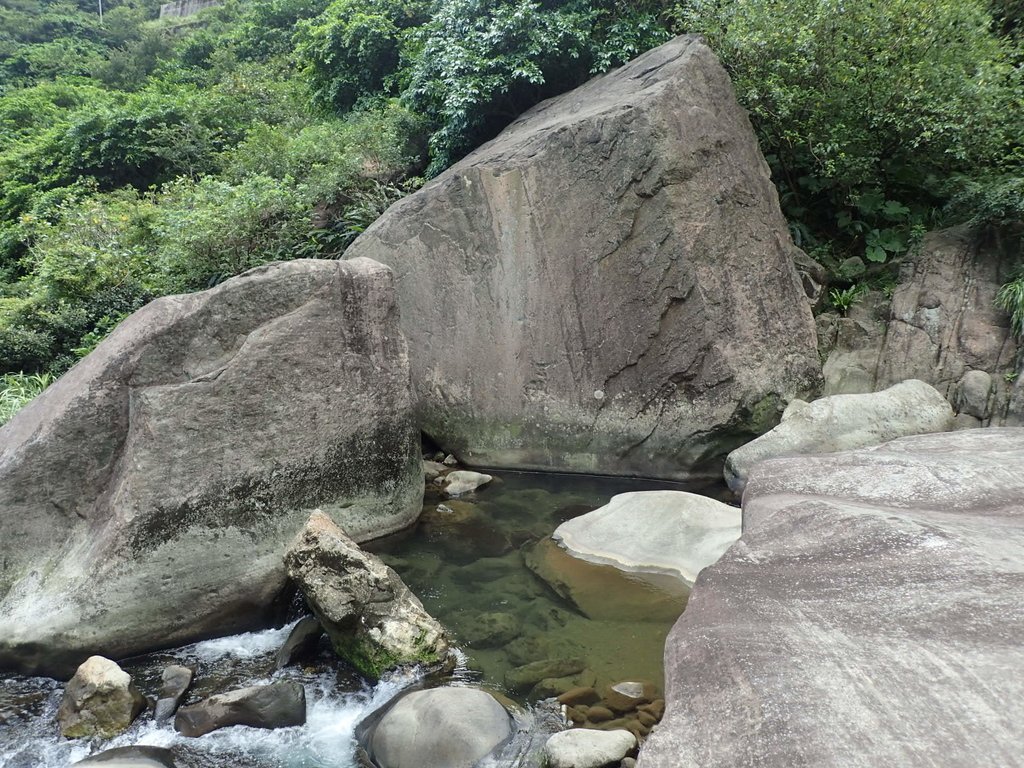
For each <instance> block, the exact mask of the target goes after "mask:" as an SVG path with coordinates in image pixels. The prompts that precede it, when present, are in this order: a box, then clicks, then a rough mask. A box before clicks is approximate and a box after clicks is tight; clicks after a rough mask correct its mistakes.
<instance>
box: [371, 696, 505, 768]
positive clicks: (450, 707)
mask: <svg viewBox="0 0 1024 768" xmlns="http://www.w3.org/2000/svg"><path fill="white" fill-rule="evenodd" d="M511 735H512V720H511V718H510V717H509V714H508V712H507V711H505V708H504V707H502V706H501V704H499V703H498V702H497V701H496V700H495V699H494V697H493V696H491V695H490V694H488V693H486V692H484V691H481V690H477V689H476V688H431V689H429V690H426V691H414V692H412V693H409V694H407V695H405V696H403V697H401V698H400V699H399V700H398V701H397V702H396V703H395V704H394V705H393V706H392V707H391V708H390V709H389V710H388V711H387V712H386V713H385V714H384V716H383V717H382V718H381V720H380V722H379V723H378V724H377V726H376V728H375V729H374V731H373V733H372V736H371V737H370V739H369V746H370V749H371V754H372V756H373V758H374V760H375V761H376V762H377V764H378V765H379V766H380V768H472V766H475V765H477V763H478V762H479V761H480V760H482V759H483V758H484V757H486V756H487V755H489V754H490V753H491V752H493V751H494V750H495V749H496V748H498V747H499V746H500V745H501V744H502V743H503V742H505V741H506V740H507V739H508V738H509V737H510V736H511Z"/></svg>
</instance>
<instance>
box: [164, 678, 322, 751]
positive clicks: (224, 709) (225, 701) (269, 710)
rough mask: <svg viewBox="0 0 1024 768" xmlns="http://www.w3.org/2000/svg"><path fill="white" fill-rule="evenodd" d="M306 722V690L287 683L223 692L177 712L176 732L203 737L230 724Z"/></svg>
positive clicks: (280, 725)
mask: <svg viewBox="0 0 1024 768" xmlns="http://www.w3.org/2000/svg"><path fill="white" fill-rule="evenodd" d="M305 722H306V690H305V688H303V687H302V684H301V683H298V682H296V681H294V680H286V681H283V682H279V683H271V684H270V685H254V686H251V687H249V688H239V689H238V690H235V691H229V692H227V693H221V694H218V695H216V696H211V697H210V698H208V699H203V700H202V701H200V702H198V703H197V704H191V705H189V706H187V707H182V708H181V709H179V710H178V714H177V715H175V717H174V729H175V730H176V731H178V733H180V734H182V735H183V736H191V737H196V736H202V735H204V734H207V733H210V732H211V731H215V730H217V729H218V728H227V727H228V726H230V725H247V726H249V727H250V728H290V727H292V726H296V725H304V724H305Z"/></svg>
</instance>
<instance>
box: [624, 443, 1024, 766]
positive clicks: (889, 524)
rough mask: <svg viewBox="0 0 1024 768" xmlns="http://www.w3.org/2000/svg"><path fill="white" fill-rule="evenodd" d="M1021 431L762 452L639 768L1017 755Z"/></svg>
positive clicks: (1022, 590)
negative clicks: (786, 454)
mask: <svg viewBox="0 0 1024 768" xmlns="http://www.w3.org/2000/svg"><path fill="white" fill-rule="evenodd" d="M1022 467H1024V429H977V430H968V431H963V432H950V433H942V434H933V435H921V436H916V437H907V438H902V439H899V440H895V441H892V442H890V443H886V444H885V445H882V446H878V447H875V448H870V449H863V450H858V451H851V452H845V453H835V454H830V455H826V456H816V457H810V456H808V457H794V458H786V459H775V460H771V461H765V462H763V463H761V464H760V465H758V467H757V468H756V469H755V470H754V473H753V474H752V476H751V478H750V481H749V483H748V485H747V489H746V492H745V494H744V534H743V536H742V538H741V539H740V540H739V541H738V542H737V543H736V544H735V545H734V546H733V547H732V548H730V549H729V551H728V552H727V553H726V554H725V555H724V556H723V557H722V559H721V560H719V561H718V562H717V563H716V564H715V565H713V566H711V567H709V568H707V569H705V570H704V572H703V573H702V574H701V576H700V578H699V579H698V581H697V584H696V586H695V587H694V590H693V593H692V594H691V596H690V602H689V606H688V607H687V610H686V612H685V613H684V614H683V616H682V618H681V619H680V620H679V621H678V622H677V623H676V626H675V627H674V629H673V630H672V633H671V634H670V636H669V639H668V642H667V644H666V649H665V665H666V670H665V671H666V678H667V696H666V698H667V700H668V707H667V710H666V713H665V719H664V720H663V721H662V722H661V724H660V725H659V726H658V727H657V728H655V729H654V731H653V732H652V733H651V736H650V738H649V740H648V741H647V743H646V744H645V745H644V747H643V749H642V750H641V755H640V761H639V765H640V766H641V768H736V766H758V767H759V768H792V767H793V766H815V768H819V767H820V768H878V767H879V766H900V767H901V768H934V766H943V768H977V766H989V765H991V766H997V765H998V766H1010V765H1020V764H1021V754H1022V753H1021V733H1022V731H1021V723H1024V675H1022V674H1021V670H1024V643H1022V642H1021V638H1022V637H1024V600H1022V599H1021V595H1024V501H1022V500H1024V471H1022Z"/></svg>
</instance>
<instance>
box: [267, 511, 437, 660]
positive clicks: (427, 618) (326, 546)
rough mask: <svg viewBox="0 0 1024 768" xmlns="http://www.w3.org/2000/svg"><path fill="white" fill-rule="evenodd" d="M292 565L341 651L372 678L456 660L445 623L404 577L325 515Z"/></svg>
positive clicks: (307, 533)
mask: <svg viewBox="0 0 1024 768" xmlns="http://www.w3.org/2000/svg"><path fill="white" fill-rule="evenodd" d="M285 564H286V565H287V568H288V575H289V576H290V577H291V578H292V579H294V580H295V583H296V584H297V585H298V587H299V589H300V590H302V594H303V595H305V597H306V602H307V603H308V604H309V607H310V608H311V609H312V610H313V613H314V614H316V617H317V618H318V619H319V620H320V623H321V624H322V625H323V629H324V631H326V632H327V635H328V637H330V639H331V644H332V645H333V646H334V650H335V651H336V652H337V653H338V655H339V656H341V657H342V658H343V659H345V660H346V661H348V662H349V663H350V664H352V666H354V667H355V668H356V669H358V670H359V671H360V672H362V673H363V674H364V675H366V676H367V677H370V678H372V679H374V680H377V679H379V678H380V677H381V675H383V674H384V672H386V671H388V670H390V669H394V668H396V667H399V666H402V665H406V664H423V665H426V666H429V667H435V668H437V667H443V666H446V665H448V664H449V663H450V662H452V661H453V660H452V659H451V658H450V656H449V646H448V638H447V635H446V634H445V631H444V628H443V627H442V626H441V625H440V624H439V623H438V622H437V620H436V619H435V618H434V617H433V616H431V615H430V614H429V613H427V612H426V611H425V610H424V609H423V604H422V603H420V601H419V599H418V598H417V597H416V595H414V594H413V593H412V592H411V591H410V590H409V588H408V587H407V586H406V585H405V583H404V582H403V581H402V579H401V578H400V577H399V575H398V574H397V573H395V572H394V570H392V569H391V568H389V567H388V566H387V565H385V564H384V562H383V561H382V560H381V559H380V558H379V557H376V556H375V555H372V554H370V553H369V552H364V551H363V550H361V549H360V548H359V546H358V545H357V544H356V543H355V542H354V541H352V539H350V538H349V537H348V536H346V535H345V532H344V531H342V530H341V529H340V528H339V527H338V526H337V525H335V524H334V521H333V520H331V518H330V517H328V516H327V515H325V514H324V513H322V512H314V513H313V514H312V515H310V517H309V521H308V522H307V523H306V525H305V527H304V528H303V529H302V531H301V532H300V533H299V535H298V536H297V537H296V538H295V541H294V542H293V543H292V545H291V546H290V547H289V548H288V551H287V552H286V553H285Z"/></svg>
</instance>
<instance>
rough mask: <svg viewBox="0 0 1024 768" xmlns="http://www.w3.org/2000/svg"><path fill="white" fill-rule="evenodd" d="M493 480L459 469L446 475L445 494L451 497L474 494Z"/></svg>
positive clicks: (478, 473) (483, 475) (488, 476)
mask: <svg viewBox="0 0 1024 768" xmlns="http://www.w3.org/2000/svg"><path fill="white" fill-rule="evenodd" d="M493 479H494V478H493V477H491V476H490V475H485V474H482V473H480V472H470V471H469V470H465V469H459V470H456V471H454V472H449V473H448V474H447V475H445V477H444V482H445V485H444V492H445V493H447V494H448V495H449V496H462V495H463V494H466V493H472V492H473V491H475V490H476V489H477V488H480V487H481V486H484V485H487V483H489V482H491V481H492V480H493Z"/></svg>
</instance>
